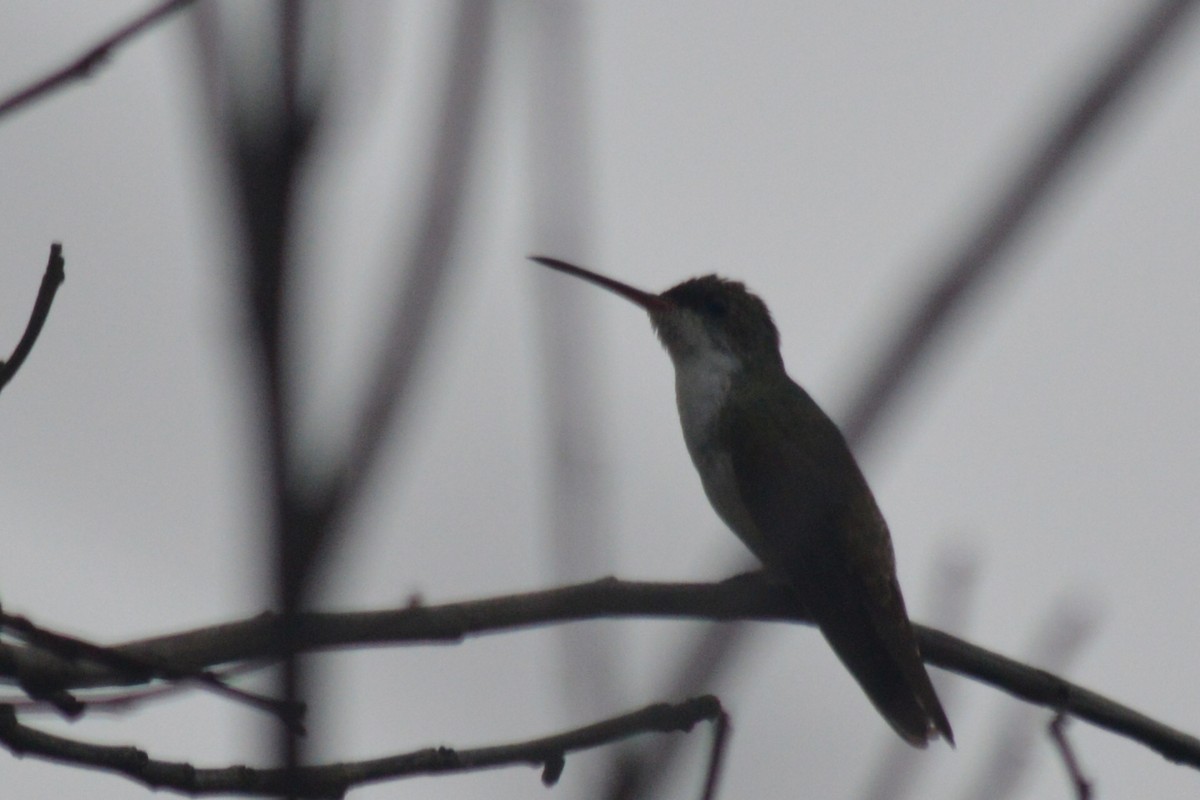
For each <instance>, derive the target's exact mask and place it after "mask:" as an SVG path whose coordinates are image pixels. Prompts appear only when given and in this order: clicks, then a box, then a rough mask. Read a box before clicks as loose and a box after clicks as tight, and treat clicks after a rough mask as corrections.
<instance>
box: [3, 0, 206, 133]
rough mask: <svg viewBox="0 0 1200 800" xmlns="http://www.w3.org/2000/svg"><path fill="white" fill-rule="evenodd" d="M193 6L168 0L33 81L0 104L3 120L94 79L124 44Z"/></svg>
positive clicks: (183, 0)
mask: <svg viewBox="0 0 1200 800" xmlns="http://www.w3.org/2000/svg"><path fill="white" fill-rule="evenodd" d="M193 2H195V0H167V2H165V3H160V4H159V5H157V6H154V7H153V8H151V9H150V10H149V11H147V12H146V13H145V14H143V15H142V16H140V17H137V18H136V19H134V20H133V21H132V22H130V23H128V24H127V25H124V26H122V27H121V28H118V29H117V30H116V31H114V32H113V33H112V34H110V35H109V36H108V37H106V38H105V39H103V40H102V41H101V42H100V43H99V44H96V45H94V46H92V47H91V48H90V49H89V50H87V52H85V53H84V54H83V55H81V56H79V57H78V58H76V59H75V60H74V61H72V62H70V63H69V64H67V65H66V66H65V67H62V68H61V69H59V70H57V71H55V72H52V73H50V74H49V75H47V76H46V77H44V78H40V79H39V80H36V81H34V82H33V83H32V84H30V85H29V86H26V87H25V88H24V89H20V90H18V91H17V92H15V93H14V94H12V95H10V96H9V97H8V98H6V99H4V100H2V101H0V117H2V116H4V115H5V114H8V113H10V112H13V111H16V110H17V109H19V108H21V107H22V106H24V105H26V104H27V103H31V102H33V101H34V100H37V99H39V98H41V97H44V96H45V95H48V94H50V93H51V92H53V91H55V90H56V89H61V88H63V87H64V86H66V85H67V84H68V83H70V82H71V81H75V80H81V79H83V78H86V77H88V76H89V75H91V73H92V70H94V69H96V67H98V66H100V64H101V63H103V62H104V61H106V60H107V59H108V57H109V56H111V55H112V53H113V51H114V50H115V49H116V48H118V47H120V46H121V45H123V44H125V43H126V42H128V41H129V40H130V39H132V38H133V37H134V36H137V35H138V34H139V33H141V32H142V31H144V30H146V29H147V28H149V27H150V26H151V25H153V24H154V23H156V22H159V21H161V20H163V19H165V18H166V17H168V16H170V15H171V14H173V13H174V12H176V11H179V10H180V9H182V8H184V7H186V6H189V5H191V4H192V3H193Z"/></svg>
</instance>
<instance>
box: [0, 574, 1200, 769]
mask: <svg viewBox="0 0 1200 800" xmlns="http://www.w3.org/2000/svg"><path fill="white" fill-rule="evenodd" d="M625 617H654V618H671V619H707V620H713V621H722V622H728V621H732V620H758V621H774V622H780V621H791V622H803V623H806V624H811V620H810V619H809V618H808V616H807V614H806V613H805V611H804V609H803V608H801V607H800V606H799V605H798V604H797V602H796V600H795V598H794V596H793V593H792V590H791V589H789V588H788V587H786V586H782V585H779V584H772V583H769V582H767V581H766V580H765V579H764V578H763V577H762V575H761V574H760V573H751V574H747V575H739V576H736V577H734V578H730V579H728V580H725V581H722V582H720V583H648V582H634V581H620V580H617V579H615V578H606V579H603V580H599V581H592V582H589V583H581V584H576V585H573V586H565V587H561V588H557V589H547V590H544V591H540V592H530V593H527V594H517V595H508V596H502V597H493V598H487V599H483V600H473V601H466V602H460V603H448V604H445V605H440V606H415V607H409V608H402V609H393V610H387V611H365V612H351V613H317V612H309V613H304V614H301V615H300V617H299V618H298V620H297V622H298V625H299V631H298V636H299V639H298V640H297V645H298V647H299V648H300V650H303V651H316V650H331V649H338V648H351V647H362V646H364V645H384V644H414V643H422V644H430V643H441V644H452V643H458V642H461V641H462V640H464V639H466V638H468V637H472V636H480V635H484V634H495V633H503V632H508V631H514V630H519V629H523V628H532V627H537V626H544V625H551V624H561V623H565V622H575V621H580V620H594V619H617V618H625ZM914 627H915V628H916V631H917V637H918V640H919V641H920V645H921V653H922V656H923V658H924V659H925V661H926V662H928V663H930V664H933V665H935V666H938V667H941V668H943V669H947V670H950V671H952V672H956V673H958V674H960V675H965V676H967V677H970V678H973V679H975V680H977V681H979V682H981V683H986V684H989V685H991V686H994V687H996V688H997V689H1000V690H1002V691H1004V692H1007V693H1008V694H1010V695H1013V696H1014V697H1017V698H1019V699H1021V700H1025V701H1026V702H1029V703H1033V704H1035V705H1040V706H1045V707H1047V708H1050V709H1053V710H1054V711H1059V712H1063V713H1066V714H1070V715H1071V716H1074V717H1077V718H1079V719H1082V720H1085V721H1087V722H1090V723H1092V724H1093V725H1095V726H1097V727H1099V728H1104V729H1105V730H1108V731H1111V732H1113V733H1116V734H1119V735H1121V736H1125V737H1127V738H1129V739H1132V740H1134V741H1137V742H1140V743H1142V744H1144V745H1145V746H1146V747H1149V748H1150V749H1152V750H1154V751H1155V752H1157V753H1159V754H1161V755H1162V756H1163V757H1165V758H1167V759H1168V760H1170V761H1174V762H1176V763H1180V764H1186V765H1188V766H1191V767H1196V768H1200V739H1197V738H1196V737H1194V736H1191V735H1188V734H1186V733H1183V732H1181V731H1178V730H1175V729H1173V728H1171V727H1169V726H1167V725H1165V724H1163V723H1161V722H1158V721H1157V720H1154V719H1151V718H1150V717H1147V716H1145V715H1144V714H1140V713H1138V712H1137V711H1134V710H1133V709H1130V708H1128V707H1126V706H1123V705H1121V704H1119V703H1116V702H1114V701H1113V700H1110V699H1108V698H1107V697H1104V696H1103V695H1100V694H1097V693H1096V692H1092V691H1090V690H1088V689H1085V688H1083V687H1081V686H1078V685H1076V684H1073V683H1071V682H1070V681H1066V680H1064V679H1062V678H1059V677H1058V676H1056V675H1053V674H1051V673H1049V672H1046V671H1044V670H1041V669H1037V668H1034V667H1031V666H1028V665H1026V664H1023V663H1021V662H1018V661H1015V660H1013V659H1011V658H1007V657H1005V656H1002V655H1000V654H999V653H995V652H992V651H990V650H986V649H984V648H982V647H979V646H977V645H974V644H971V643H970V642H967V641H965V640H963V639H959V638H957V637H955V636H951V635H950V634H948V633H944V632H942V631H939V630H936V629H933V628H929V627H926V626H923V625H915V626H914ZM280 641H281V637H280V625H279V616H278V615H275V614H261V615H259V616H256V617H253V618H250V619H246V620H241V621H238V622H231V623H227V624H224V625H218V626H215V627H211V628H202V629H198V630H193V631H188V632H185V633H179V634H174V635H171V636H164V637H158V638H155V639H146V640H142V641H138V642H130V643H128V644H125V645H121V646H118V647H116V648H115V649H117V650H120V651H122V652H126V653H130V654H146V653H157V654H158V655H160V656H161V657H163V658H167V659H170V660H171V662H172V663H174V664H176V665H180V666H181V667H184V668H201V667H208V666H215V665H218V664H222V663H227V662H232V661H243V660H259V659H263V658H269V657H273V656H276V655H277V653H278V649H279V646H280ZM0 656H2V657H0V674H13V673H12V672H11V670H13V669H14V668H25V669H33V668H42V669H46V670H49V671H50V678H49V679H52V680H54V681H55V682H56V683H57V685H61V686H64V687H77V686H97V685H105V682H106V681H107V680H108V679H110V678H111V677H113V676H110V675H106V673H105V672H104V670H102V669H96V668H91V669H84V668H81V667H80V666H79V665H76V664H72V663H70V662H64V661H61V660H59V661H55V659H53V657H51V656H48V655H47V654H44V653H41V654H36V653H35V654H30V653H27V652H22V651H20V650H18V649H15V648H8V650H7V651H4V650H0ZM29 658H33V659H38V660H40V664H32V663H28V661H27V659H29ZM23 659H26V660H25V661H23ZM115 677H116V678H117V680H127V677H126V676H120V675H117V676H115Z"/></svg>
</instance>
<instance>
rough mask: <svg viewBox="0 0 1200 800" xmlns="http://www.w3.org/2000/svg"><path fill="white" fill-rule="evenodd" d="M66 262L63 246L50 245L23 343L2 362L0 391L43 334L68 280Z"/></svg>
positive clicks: (0, 367)
mask: <svg viewBox="0 0 1200 800" xmlns="http://www.w3.org/2000/svg"><path fill="white" fill-rule="evenodd" d="M65 264H66V261H65V260H64V259H63V255H62V244H61V243H59V242H55V243H54V244H52V245H50V260H49V261H48V262H47V263H46V271H45V273H43V274H42V285H41V287H40V288H39V289H38V294H37V299H36V300H35V301H34V302H33V311H32V312H31V313H30V314H29V324H27V325H26V326H25V333H24V334H23V335H22V336H21V341H19V342H17V346H16V348H15V349H14V350H13V353H12V355H11V356H10V357H9V359H8V361H0V391H4V387H5V386H6V385H7V384H8V382H9V381H10V380H12V377H13V375H16V374H17V370H19V369H20V368H21V365H22V364H24V363H25V359H26V357H28V356H29V352H30V351H31V350H33V344H34V342H36V341H37V337H38V334H40V333H41V332H42V326H43V325H45V324H46V319H47V318H48V317H49V316H50V306H51V305H52V304H53V303H54V295H55V294H57V293H58V287H59V286H62V284H63V281H64V280H66V272H65V271H64V270H63V267H64V266H65Z"/></svg>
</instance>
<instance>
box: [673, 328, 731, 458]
mask: <svg viewBox="0 0 1200 800" xmlns="http://www.w3.org/2000/svg"><path fill="white" fill-rule="evenodd" d="M741 368H742V365H741V362H740V361H739V360H738V359H737V357H736V356H734V355H732V354H731V353H727V352H725V351H724V350H721V349H718V348H711V347H706V348H702V349H700V350H696V351H693V352H692V353H689V354H688V355H687V356H685V357H683V358H680V359H679V360H677V361H675V402H676V404H677V405H678V406H679V421H680V422H681V423H682V424H683V438H684V439H685V440H686V441H687V446H688V450H689V451H690V452H691V455H692V459H693V460H695V459H696V458H697V456H698V453H699V451H700V450H703V449H704V448H705V446H706V445H707V444H708V440H709V439H710V438H711V437H712V435H713V426H714V425H715V424H716V421H717V415H718V414H720V413H721V407H722V406H723V405H724V404H725V400H726V397H727V395H728V394H729V388H730V385H731V384H732V382H733V376H734V374H735V373H737V372H738V371H739V370H740V369H741Z"/></svg>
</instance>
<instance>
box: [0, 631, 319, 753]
mask: <svg viewBox="0 0 1200 800" xmlns="http://www.w3.org/2000/svg"><path fill="white" fill-rule="evenodd" d="M0 630H8V631H10V632H11V633H13V634H16V635H17V636H19V637H20V638H21V639H23V640H24V641H25V642H26V643H27V644H29V645H30V646H32V647H36V648H39V649H41V650H43V651H46V652H49V653H52V654H54V655H55V656H57V657H59V658H62V659H64V660H66V661H71V662H77V661H79V660H87V661H91V662H94V663H96V664H99V665H101V666H102V667H104V668H106V669H110V670H112V671H114V672H116V673H118V674H121V675H123V676H124V680H125V681H126V682H127V683H129V684H139V683H147V682H149V681H151V680H156V679H161V680H167V681H186V682H189V683H196V684H199V685H200V686H201V687H203V688H205V689H208V690H209V691H212V692H214V693H216V694H219V695H222V696H224V697H228V698H231V699H233V700H236V701H238V702H240V703H243V704H244V705H247V706H249V707H251V708H255V709H258V710H260V711H266V712H267V713H269V714H272V715H274V716H276V717H278V718H279V719H280V721H282V722H283V723H284V725H285V727H286V728H287V729H288V730H292V731H295V732H296V733H297V734H302V733H303V732H304V726H303V723H302V718H303V715H304V708H303V707H302V706H300V705H297V704H289V703H287V702H284V701H280V700H276V699H274V698H271V697H266V696H263V695H260V694H256V693H254V692H249V691H246V690H245V689H239V688H237V687H236V686H231V685H229V684H228V683H226V682H225V680H224V679H223V678H222V677H221V676H219V675H217V674H216V673H214V672H211V671H209V670H204V669H181V668H179V667H177V666H175V665H174V664H172V663H170V661H169V660H168V659H165V658H162V657H161V656H157V655H155V654H153V653H145V654H132V653H129V652H125V651H122V650H118V649H115V648H112V647H105V646H103V645H98V644H94V643H93V642H88V641H85V640H83V639H80V638H78V637H75V636H67V635H65V634H62V633H58V632H56V631H51V630H48V629H46V628H42V627H40V626H38V625H35V624H34V623H33V622H31V621H30V620H28V619H26V618H25V617H21V616H15V615H12V614H7V613H5V612H3V611H0ZM46 678H47V676H46V675H45V674H44V673H36V672H35V673H32V674H26V675H24V676H20V682H21V686H22V688H24V689H25V690H26V691H27V692H29V695H30V696H31V697H33V698H35V699H39V700H46V701H48V702H51V703H53V704H54V705H55V706H56V707H58V708H59V710H60V711H62V712H63V713H64V714H66V715H67V716H69V717H77V716H79V715H80V714H81V713H83V711H84V710H85V708H86V706H88V705H89V704H88V703H87V702H81V701H79V700H78V699H77V698H75V697H72V696H71V695H68V694H66V692H65V687H63V686H60V685H56V684H54V683H52V682H49V681H47V680H46Z"/></svg>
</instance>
